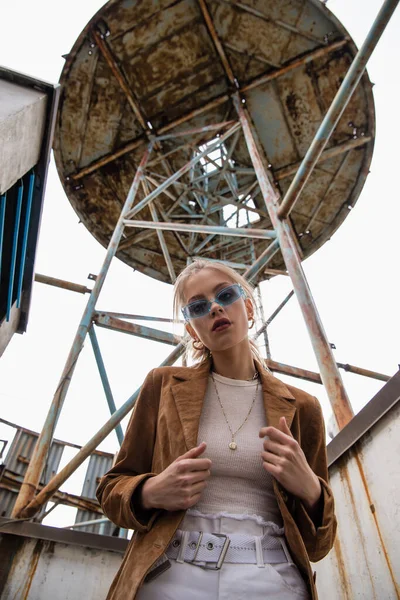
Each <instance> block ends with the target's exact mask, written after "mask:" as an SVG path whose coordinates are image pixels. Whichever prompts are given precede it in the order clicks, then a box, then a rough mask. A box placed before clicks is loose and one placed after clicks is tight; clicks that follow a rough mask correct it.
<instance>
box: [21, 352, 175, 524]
mask: <svg viewBox="0 0 400 600" xmlns="http://www.w3.org/2000/svg"><path fill="white" fill-rule="evenodd" d="M184 349H185V347H184V346H183V344H178V345H177V346H176V348H174V350H173V351H172V352H171V354H170V355H169V356H167V358H166V359H165V360H164V361H163V362H162V363H161V365H160V366H161V367H165V366H170V365H173V364H174V362H175V361H176V360H178V358H179V357H180V356H181V355H182V354H183V352H184ZM139 392H140V388H139V389H138V390H136V392H135V393H134V394H132V396H131V397H130V398H129V399H128V400H127V401H126V402H125V403H124V404H123V405H122V406H121V407H120V408H119V409H118V410H116V411H115V413H114V414H113V415H112V416H111V417H110V419H109V420H108V421H107V422H106V423H105V424H104V425H103V427H101V428H100V429H99V431H98V432H97V433H96V434H95V435H94V436H93V437H92V438H91V439H90V440H89V441H88V442H87V444H85V446H82V448H81V449H80V451H79V452H78V453H77V454H76V455H75V456H74V457H73V458H72V460H70V462H69V463H68V464H67V465H65V467H64V468H63V469H61V471H60V472H59V473H57V474H56V475H55V476H54V477H53V479H51V481H49V483H48V484H47V485H46V486H45V487H44V488H43V489H42V490H41V491H40V492H39V493H38V495H37V496H36V497H35V498H33V500H31V502H30V504H29V505H28V506H25V508H24V509H23V510H21V515H20V516H21V518H25V517H33V516H34V515H35V514H36V513H37V512H39V510H40V508H41V506H42V505H43V504H45V503H46V502H48V500H50V498H51V497H52V496H53V494H54V493H55V492H56V491H57V490H58V489H59V488H60V486H61V485H62V484H63V483H64V482H65V481H66V480H67V479H68V478H69V476H70V475H71V474H72V473H73V472H74V471H76V469H77V468H78V467H80V465H81V464H82V463H83V462H84V461H85V460H86V459H87V457H88V456H90V455H91V454H92V452H93V451H94V450H95V449H96V448H97V446H98V445H99V444H100V443H101V442H102V441H103V440H104V439H105V438H106V437H107V436H108V435H109V434H110V433H111V431H112V430H113V429H115V426H116V425H117V424H118V423H120V422H121V421H122V419H123V418H124V417H126V415H127V414H128V413H129V412H130V411H131V410H132V408H133V407H134V405H135V402H136V400H137V398H138V396H139Z"/></svg>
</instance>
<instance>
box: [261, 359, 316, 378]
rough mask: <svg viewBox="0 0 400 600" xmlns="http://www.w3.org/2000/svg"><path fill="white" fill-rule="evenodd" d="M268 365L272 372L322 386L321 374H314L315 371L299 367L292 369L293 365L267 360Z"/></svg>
mask: <svg viewBox="0 0 400 600" xmlns="http://www.w3.org/2000/svg"><path fill="white" fill-rule="evenodd" d="M266 363H267V366H268V368H269V369H271V371H276V372H277V373H281V374H282V375H289V376H290V377H297V378H298V379H305V380H306V381H312V382H313V383H321V384H322V379H321V375H320V374H319V373H314V371H308V370H307V369H300V368H299V367H292V366H291V365H285V364H284V363H280V362H276V361H275V360H271V359H267V360H266Z"/></svg>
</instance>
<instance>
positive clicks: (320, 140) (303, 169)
mask: <svg viewBox="0 0 400 600" xmlns="http://www.w3.org/2000/svg"><path fill="white" fill-rule="evenodd" d="M398 3H399V0H386V2H384V4H383V6H382V8H381V10H380V11H379V14H378V16H377V18H376V20H375V22H374V24H373V26H372V27H371V30H370V31H369V33H368V36H367V38H366V39H365V42H364V43H363V45H362V47H361V48H360V50H359V51H358V53H357V56H356V57H355V59H354V61H353V62H352V64H351V67H350V69H349V70H348V72H347V73H346V77H345V78H344V80H343V82H342V84H341V86H340V88H339V90H338V92H337V94H336V96H335V98H334V100H333V102H332V104H331V105H330V107H329V110H328V112H327V113H326V115H325V117H324V119H323V121H322V123H321V125H320V127H319V129H318V131H317V133H316V135H315V138H314V139H313V142H312V144H311V146H310V147H309V149H308V151H307V154H306V155H305V157H304V159H303V161H302V164H301V165H300V167H299V169H298V171H297V173H296V176H295V177H294V179H293V181H292V183H291V184H290V187H289V189H288V191H287V192H286V194H285V197H284V198H283V200H282V203H281V205H280V207H279V210H278V216H279V218H280V219H284V218H286V217H287V216H288V214H289V213H290V211H291V210H292V209H293V207H294V206H295V204H296V202H297V201H298V199H299V197H300V194H301V192H302V189H303V187H304V186H305V184H306V183H307V181H308V179H309V177H310V175H311V173H312V170H313V168H314V166H315V165H316V163H317V162H318V159H319V157H320V155H321V154H322V151H323V149H324V148H325V146H326V144H327V143H328V141H329V138H330V136H331V135H332V133H333V131H334V129H335V127H336V124H337V123H338V121H339V119H340V117H341V116H342V114H343V112H344V110H345V108H346V106H347V104H348V103H349V101H350V99H351V96H352V95H353V92H354V90H355V89H356V87H357V85H358V83H359V81H360V79H361V77H362V75H363V73H364V70H365V67H366V64H367V62H368V59H369V58H370V56H371V54H372V52H373V51H374V49H375V46H376V44H377V43H378V42H379V40H380V37H381V35H382V33H383V31H384V29H385V27H386V25H387V24H388V22H389V20H390V18H391V16H392V14H393V12H394V11H395V9H396V7H397V5H398Z"/></svg>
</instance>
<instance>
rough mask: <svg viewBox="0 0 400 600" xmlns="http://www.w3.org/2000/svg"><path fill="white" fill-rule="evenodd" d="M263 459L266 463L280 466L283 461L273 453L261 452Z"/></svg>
mask: <svg viewBox="0 0 400 600" xmlns="http://www.w3.org/2000/svg"><path fill="white" fill-rule="evenodd" d="M261 458H262V459H263V461H264V462H266V463H269V464H271V465H280V464H281V462H282V459H281V457H280V456H277V455H276V454H273V453H272V452H265V451H264V452H261Z"/></svg>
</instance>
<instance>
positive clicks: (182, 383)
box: [171, 360, 211, 450]
mask: <svg viewBox="0 0 400 600" xmlns="http://www.w3.org/2000/svg"><path fill="white" fill-rule="evenodd" d="M210 366H211V364H210V361H209V360H207V361H204V363H201V365H200V366H198V367H194V368H190V369H188V368H183V369H182V371H181V373H179V372H178V373H176V374H175V375H174V379H175V380H176V381H177V383H175V384H173V385H172V386H171V391H172V395H173V397H174V400H175V405H176V409H177V411H178V414H179V418H180V421H181V424H182V429H183V435H184V438H185V443H186V448H187V450H190V449H191V448H194V447H195V446H197V434H198V431H199V423H200V416H201V409H202V407H203V401H204V396H205V395H206V391H207V383H208V375H209V373H210Z"/></svg>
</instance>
